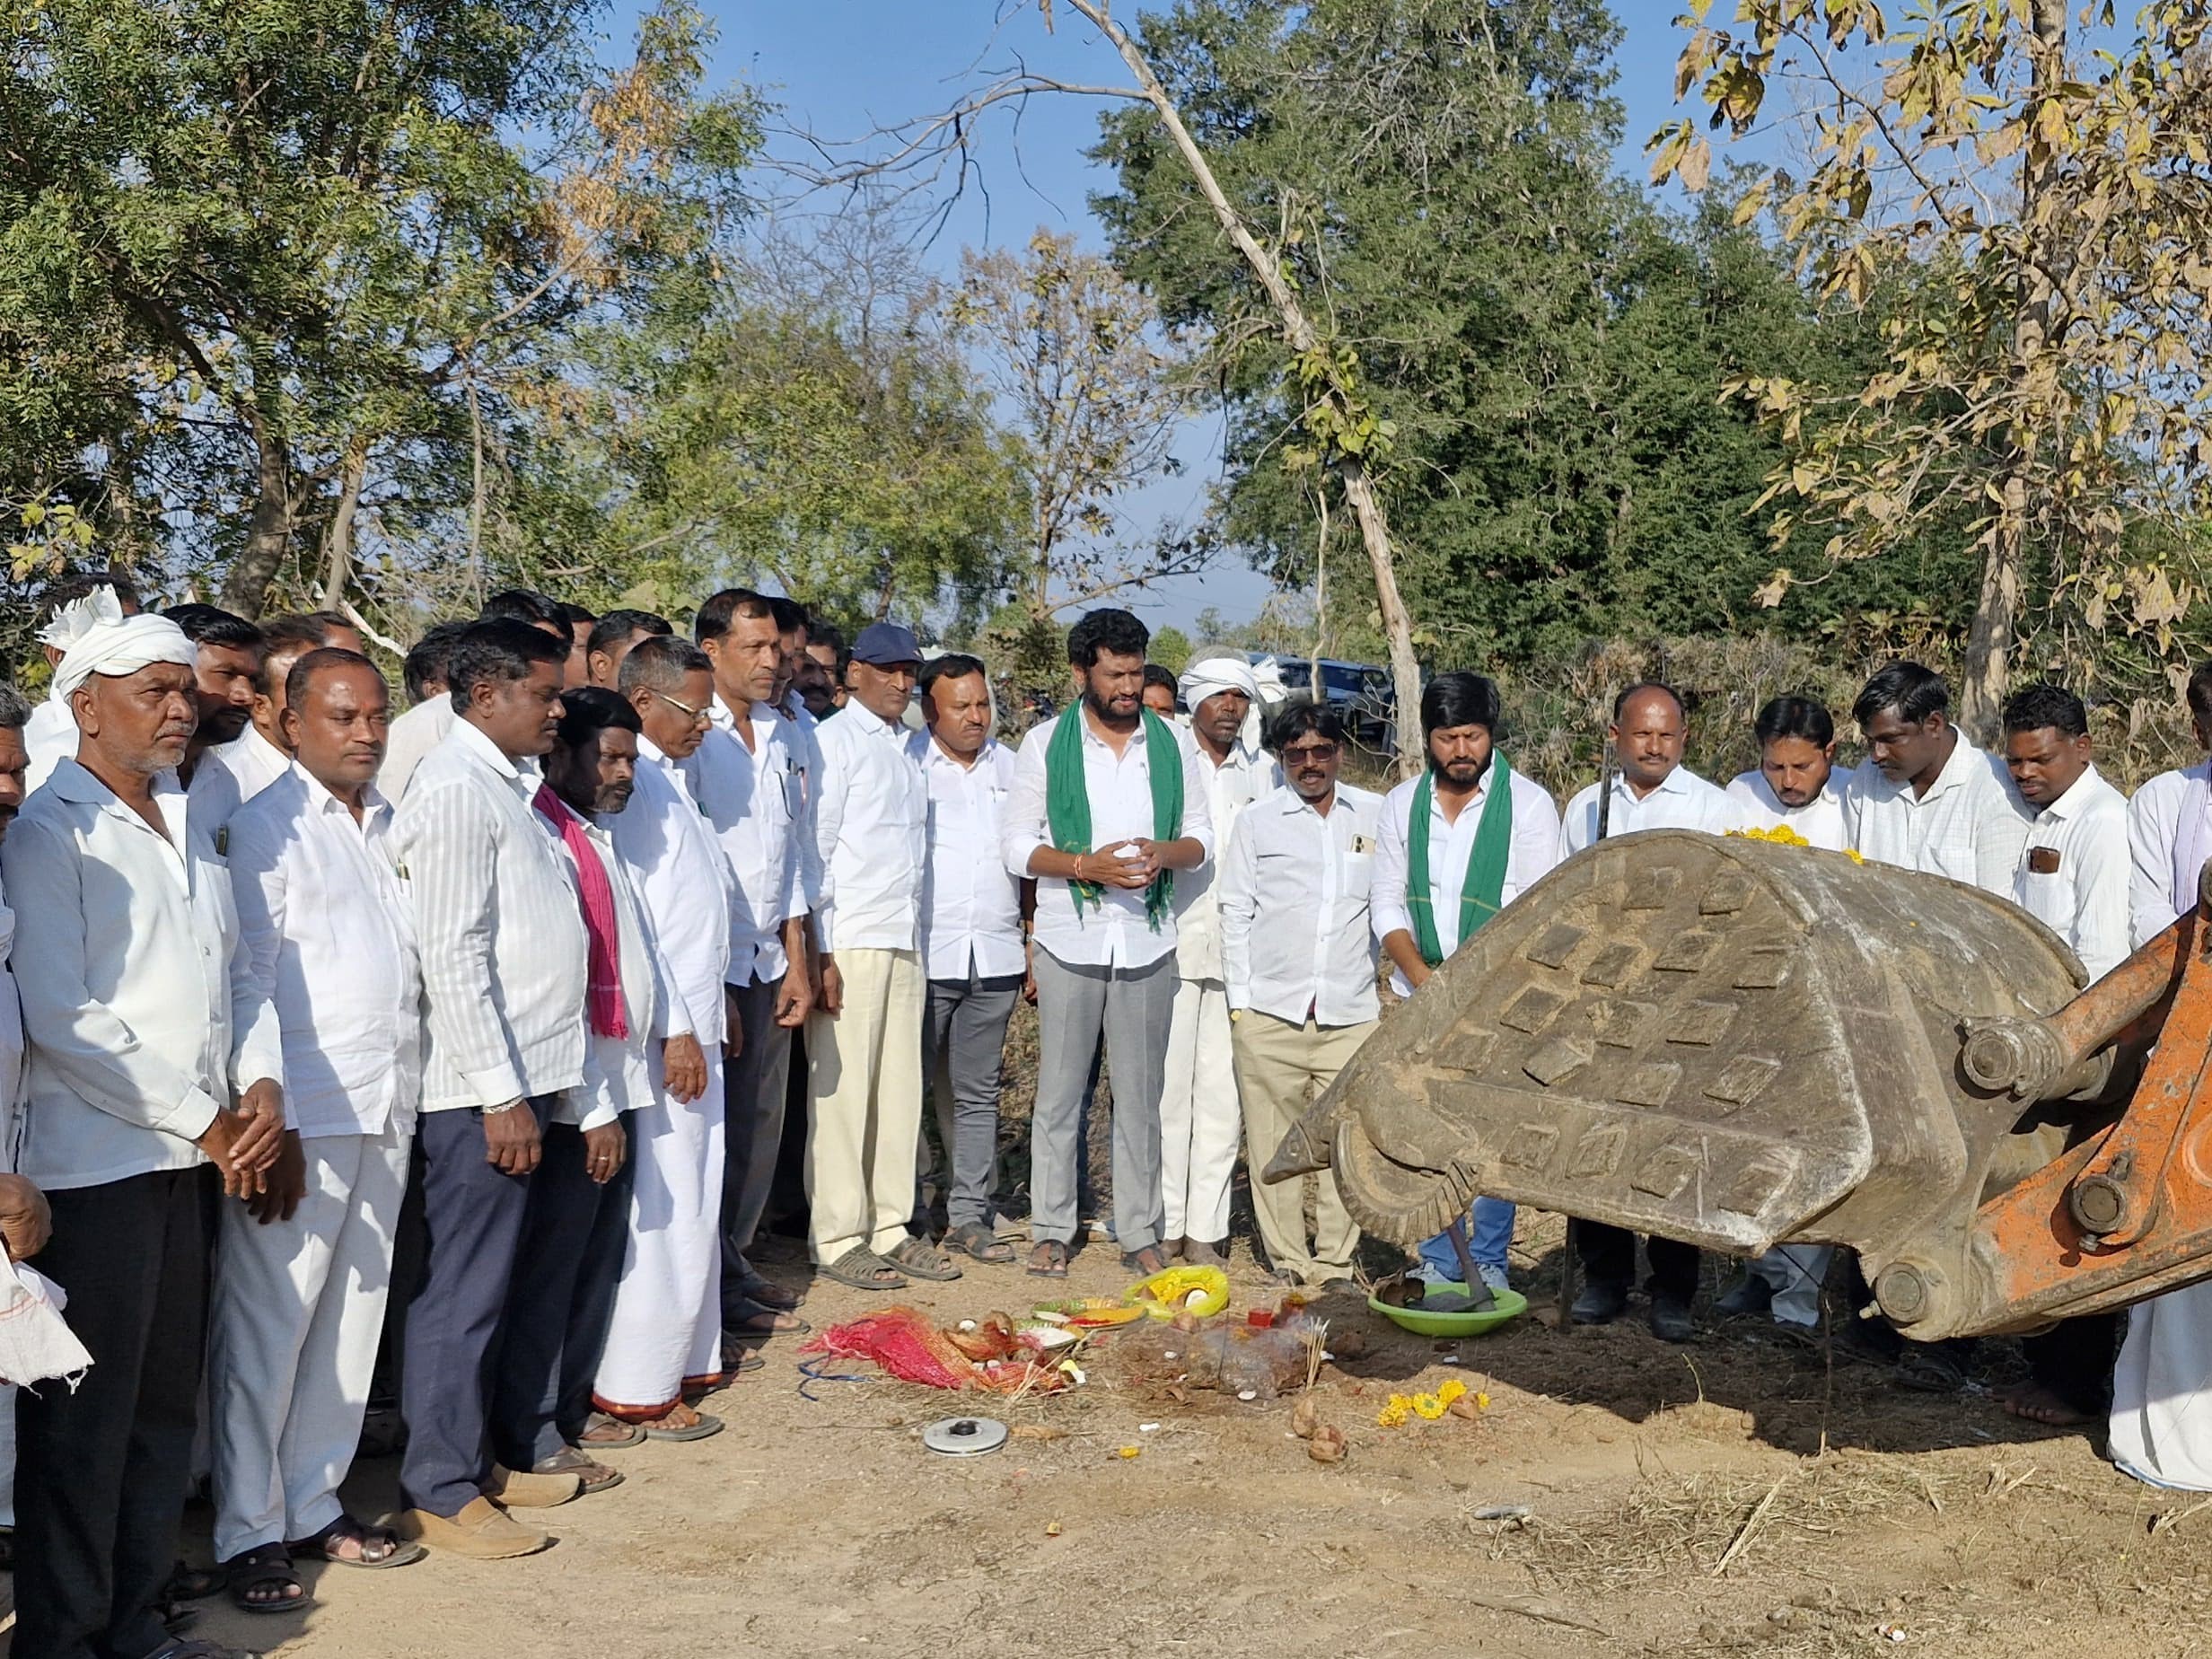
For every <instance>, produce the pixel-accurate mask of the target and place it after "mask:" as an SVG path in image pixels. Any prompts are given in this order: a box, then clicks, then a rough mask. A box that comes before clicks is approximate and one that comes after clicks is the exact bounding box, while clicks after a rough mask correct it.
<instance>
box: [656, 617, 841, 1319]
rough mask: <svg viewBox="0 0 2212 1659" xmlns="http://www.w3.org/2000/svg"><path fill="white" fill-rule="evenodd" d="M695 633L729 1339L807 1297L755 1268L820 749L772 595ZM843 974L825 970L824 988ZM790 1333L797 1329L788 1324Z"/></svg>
mask: <svg viewBox="0 0 2212 1659" xmlns="http://www.w3.org/2000/svg"><path fill="white" fill-rule="evenodd" d="M692 632H693V634H694V636H696V638H697V640H698V645H699V648H700V649H701V650H703V651H705V652H706V653H707V659H708V660H709V661H710V662H711V663H713V664H714V679H715V703H714V707H713V708H712V709H711V710H710V711H709V714H710V717H711V719H712V721H713V724H712V726H711V727H710V729H709V730H708V731H707V735H706V737H705V738H704V739H702V740H701V742H700V743H699V746H698V752H697V753H695V754H694V755H693V756H692V757H691V759H689V760H688V761H687V762H685V763H684V771H685V773H686V775H687V776H688V777H689V780H690V783H691V791H692V794H693V796H694V797H695V798H696V799H697V800H698V803H699V806H700V808H701V810H703V811H704V812H706V814H707V821H708V822H709V823H710V824H711V825H712V826H713V827H714V831H715V838H716V839H717V840H718V841H719V842H720V843H721V846H722V850H723V854H724V856H725V857H726V858H727V859H728V860H729V865H730V873H731V876H732V878H733V882H734V887H733V892H732V895H731V900H730V962H729V967H728V969H727V970H726V972H727V973H728V976H729V978H728V980H727V989H726V991H725V994H724V1001H725V1008H726V1012H725V1014H724V1019H725V1023H726V1028H727V1030H728V1031H729V1033H730V1035H729V1038H728V1042H729V1056H728V1058H729V1061H730V1063H729V1065H728V1066H726V1067H724V1079H723V1099H724V1110H725V1111H726V1114H727V1116H726V1119H725V1132H726V1139H725V1142H724V1163H723V1176H722V1192H723V1197H722V1311H723V1323H724V1329H725V1330H728V1331H730V1332H731V1333H733V1335H735V1334H745V1333H749V1332H750V1330H752V1329H753V1328H754V1327H755V1326H757V1325H758V1324H759V1323H760V1322H761V1321H763V1319H764V1318H765V1319H766V1320H767V1321H768V1323H769V1324H771V1325H773V1324H774V1323H776V1322H777V1321H775V1319H774V1317H773V1316H774V1315H776V1314H778V1313H784V1314H788V1312H790V1310H791V1309H793V1308H794V1307H796V1306H797V1305H798V1303H799V1301H800V1298H799V1297H798V1296H797V1295H795V1294H794V1293H792V1292H789V1291H786V1290H785V1289H784V1288H782V1287H781V1286H777V1285H776V1284H773V1283H772V1282H770V1281H769V1280H768V1278H767V1277H764V1276H763V1275H762V1274H760V1273H759V1271H758V1270H757V1269H756V1268H754V1267H753V1265H752V1263H751V1262H750V1260H747V1259H746V1253H745V1252H746V1251H749V1250H750V1249H751V1248H752V1242H753V1236H754V1234H755V1233H757V1232H758V1231H759V1226H760V1217H761V1215H762V1213H763V1212H764V1211H765V1210H766V1209H767V1207H768V1189H769V1188H770V1186H771V1185H772V1184H773V1183H774V1181H775V1178H776V1155H777V1149H778V1148H779V1147H780V1146H781V1145H782V1143H783V1134H784V1104H785V1099H786V1084H787V1082H788V1079H789V1067H790V1064H791V1034H792V1032H793V1031H794V1030H797V1029H798V1028H800V1027H802V1026H803V1025H804V1024H805V1023H806V1016H807V1014H808V1011H809V1010H811V1009H812V1007H813V1005H814V997H815V976H814V966H815V964H814V962H813V961H812V958H813V955H814V951H813V945H812V933H811V930H810V928H809V926H808V917H809V914H810V913H811V912H812V909H813V907H814V904H815V902H816V901H817V900H818V899H819V898H820V896H821V860H820V858H819V857H818V856H817V854H816V848H815V843H814V838H813V835H812V829H811V818H810V811H809V798H808V795H809V789H810V782H809V775H808V770H807V767H808V758H809V757H811V755H812V746H811V745H806V746H804V747H802V744H803V734H802V733H801V732H800V730H799V727H798V726H797V724H796V723H795V722H794V721H792V720H789V719H787V718H786V717H785V716H784V715H782V714H781V713H779V712H778V711H777V709H776V708H775V707H773V706H772V703H771V701H770V699H771V698H773V697H774V696H775V693H776V681H777V676H778V675H779V673H780V672H781V671H782V667H781V665H782V662H783V639H782V636H781V635H780V634H779V633H778V632H777V627H776V612H775V610H774V608H773V607H772V606H771V605H770V604H769V603H768V600H767V599H766V598H765V597H764V596H763V595H761V594H759V593H755V592H751V591H750V590H749V589H745V588H725V589H724V590H723V591H722V592H719V593H715V594H714V595H713V596H711V597H710V598H709V599H708V600H707V602H706V603H705V604H703V605H701V606H700V607H699V610H698V616H697V618H696V619H694V621H693V623H692ZM835 969H836V964H835V963H833V962H829V961H824V962H823V963H822V964H821V973H822V979H823V980H824V981H825V986H824V988H825V989H827V988H828V985H827V982H828V981H830V980H832V979H834V977H835ZM783 1322H786V1323H789V1322H791V1321H788V1320H786V1321H783Z"/></svg>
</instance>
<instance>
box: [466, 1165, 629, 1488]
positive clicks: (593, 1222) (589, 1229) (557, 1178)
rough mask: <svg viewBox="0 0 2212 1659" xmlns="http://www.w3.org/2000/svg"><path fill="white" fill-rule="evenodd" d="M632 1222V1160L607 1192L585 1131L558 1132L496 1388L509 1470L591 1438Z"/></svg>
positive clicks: (495, 1410)
mask: <svg viewBox="0 0 2212 1659" xmlns="http://www.w3.org/2000/svg"><path fill="white" fill-rule="evenodd" d="M624 1128H626V1129H627V1128H628V1124H627V1123H626V1124H625V1125H624ZM629 1220H630V1163H629V1160H628V1159H627V1158H626V1159H624V1160H623V1163H622V1170H621V1172H620V1173H619V1174H618V1175H617V1176H616V1177H615V1178H614V1179H613V1180H612V1181H609V1182H607V1184H606V1185H605V1186H603V1187H602V1186H601V1185H600V1184H599V1182H597V1181H593V1180H592V1177H591V1175H590V1173H589V1172H588V1166H587V1164H586V1163H585V1161H584V1131H583V1130H582V1129H579V1128H576V1127H575V1125H574V1124H570V1123H552V1124H548V1125H547V1126H546V1131H545V1149H544V1152H543V1154H541V1155H540V1159H539V1163H538V1172H537V1173H536V1174H535V1175H532V1176H531V1185H530V1203H529V1206H528V1207H527V1208H526V1209H525V1211H524V1213H523V1217H522V1243H521V1245H520V1247H519V1248H518V1249H517V1251H516V1252H515V1260H514V1279H513V1285H512V1286H509V1288H508V1292H507V1312H506V1318H505V1323H504V1327H503V1329H502V1331H501V1334H500V1343H499V1360H498V1365H497V1367H496V1372H495V1374H494V1381H493V1383H492V1446H493V1448H494V1450H495V1451H496V1452H497V1453H498V1456H499V1461H501V1462H502V1463H505V1465H506V1466H507V1467H508V1468H509V1469H520V1470H527V1469H529V1468H530V1467H531V1465H532V1464H535V1463H538V1462H540V1461H543V1460H544V1459H546V1458H549V1457H555V1456H557V1455H558V1454H559V1453H560V1451H561V1448H562V1447H564V1446H567V1445H573V1444H575V1437H576V1436H577V1435H580V1434H582V1433H583V1432H584V1419H585V1418H587V1417H588V1416H589V1415H590V1414H591V1409H592V1377H593V1376H595V1375H596V1374H598V1371H599V1359H600V1356H601V1354H602V1353H604V1352H605V1351H606V1347H607V1326H608V1322H609V1321H610V1320H612V1319H613V1317H614V1293H615V1286H617V1285H618V1284H619V1283H620V1282H621V1277H622V1251H623V1245H624V1242H625V1240H626V1238H627V1236H628V1231H629Z"/></svg>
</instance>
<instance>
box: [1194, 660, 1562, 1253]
mask: <svg viewBox="0 0 2212 1659" xmlns="http://www.w3.org/2000/svg"><path fill="white" fill-rule="evenodd" d="M1347 742H1348V739H1347V734H1346V733H1345V729H1344V721H1343V719H1342V717H1341V716H1340V715H1338V714H1337V713H1336V711H1335V710H1333V709H1331V708H1329V707H1326V706H1324V705H1320V704H1314V703H1294V704H1292V705H1291V706H1290V707H1288V708H1286V709H1285V710H1284V711H1283V713H1282V714H1281V715H1277V718H1276V721H1275V724H1274V725H1273V726H1272V727H1270V728H1269V730H1268V748H1270V749H1272V750H1274V751H1275V755H1276V759H1277V761H1278V762H1280V764H1281V766H1282V768H1283V770H1284V771H1285V772H1286V773H1287V774H1288V775H1289V778H1290V782H1289V786H1288V787H1286V788H1279V789H1275V790H1271V791H1269V792H1268V794H1263V795H1261V796H1260V798H1259V799H1258V800H1257V801H1254V802H1253V803H1251V804H1250V805H1249V806H1247V807H1246V808H1245V809H1244V811H1243V812H1241V813H1239V814H1238V815H1237V818H1236V820H1235V821H1234V823H1233V824H1232V825H1231V827H1230V829H1229V838H1228V846H1227V850H1226V851H1225V852H1224V853H1223V855H1222V858H1221V871H1220V876H1219V880H1218V882H1217V883H1216V887H1217V891H1218V895H1219V904H1220V913H1221V965H1222V974H1223V978H1224V981H1225V984H1226V987H1227V994H1228V1000H1229V1007H1230V1014H1229V1018H1230V1020H1231V1021H1232V1022H1233V1024H1232V1027H1231V1030H1232V1031H1233V1043H1234V1047H1235V1055H1236V1082H1237V1093H1238V1096H1239V1097H1240V1098H1241V1100H1242V1103H1243V1114H1244V1147H1245V1150H1244V1156H1245V1161H1246V1162H1247V1163H1249V1164H1250V1165H1251V1168H1252V1169H1253V1170H1254V1171H1255V1172H1257V1171H1258V1170H1260V1169H1261V1168H1262V1167H1264V1166H1265V1164H1266V1163H1267V1162H1268V1159H1269V1158H1271V1157H1273V1156H1274V1155H1275V1149H1276V1147H1277V1145H1280V1144H1281V1142H1282V1138H1283V1137H1284V1136H1285V1135H1286V1134H1287V1133H1288V1132H1289V1129H1290V1127H1291V1125H1293V1124H1294V1123H1295V1122H1297V1121H1298V1119H1299V1118H1300V1117H1302V1116H1303V1114H1304V1112H1305V1109H1306V1107H1307V1105H1308V1104H1309V1103H1310V1102H1311V1100H1312V1096H1313V1095H1315V1094H1316V1093H1319V1092H1320V1091H1321V1090H1323V1089H1326V1088H1327V1087H1328V1086H1329V1085H1330V1084H1331V1083H1333V1082H1335V1081H1336V1076H1337V1074H1338V1073H1339V1072H1340V1071H1342V1070H1343V1069H1344V1067H1345V1065H1346V1063H1347V1061H1349V1060H1350V1059H1351V1058H1352V1056H1353V1055H1354V1054H1356V1053H1357V1052H1358V1050H1359V1045H1360V1044H1361V1043H1363V1042H1365V1040H1367V1037H1368V1035H1369V1033H1370V1032H1372V1031H1374V1028H1375V1022H1376V1020H1377V1018H1378V1016H1379V1014H1380V1007H1379V1003H1378V999H1377V997H1376V996H1375V988H1374V951H1375V942H1374V930H1373V928H1372V927H1371V926H1370V924H1369V911H1368V900H1369V894H1370V890H1371V887H1372V882H1373V878H1374V868H1375V845H1376V841H1377V838H1378V837H1379V836H1380V834H1381V829H1382V814H1383V810H1384V806H1383V801H1382V797H1381V796H1379V795H1375V794H1370V793H1369V792H1368V791H1366V790H1365V789H1355V788H1353V787H1352V786H1349V785H1347V784H1339V782H1338V781H1337V769H1338V768H1339V766H1340V765H1341V764H1342V761H1343V756H1344V750H1345V747H1346V745H1347ZM1539 793H1541V792H1540V791H1539ZM1545 804H1546V805H1547V806H1549V802H1548V801H1547V802H1546V803H1545ZM1252 1211H1253V1215H1254V1217H1255V1219H1256V1220H1257V1221H1258V1222H1259V1224H1260V1242H1262V1243H1263V1244H1265V1245H1266V1246H1267V1251H1268V1266H1270V1267H1271V1268H1274V1269H1275V1272H1276V1273H1277V1276H1278V1277H1283V1278H1286V1279H1293V1280H1295V1281H1297V1282H1298V1283H1300V1284H1303V1285H1317V1284H1326V1283H1328V1282H1329V1281H1330V1280H1332V1279H1348V1278H1349V1277H1351V1272H1352V1252H1353V1251H1355V1250H1356V1249H1357V1248H1358V1247H1359V1228H1358V1226H1357V1224H1355V1223H1354V1222H1353V1220H1352V1218H1351V1217H1350V1216H1348V1215H1347V1214H1346V1213H1345V1209H1344V1201H1343V1199H1342V1198H1340V1197H1339V1196H1338V1192H1337V1181H1336V1176H1335V1174H1334V1173H1333V1172H1330V1171H1328V1170H1323V1171H1322V1172H1321V1174H1320V1176H1319V1177H1318V1191H1317V1193H1316V1196H1315V1199H1314V1206H1313V1236H1312V1242H1310V1243H1309V1242H1308V1241H1307V1237H1306V1227H1305V1183H1304V1182H1303V1181H1278V1182H1275V1183H1272V1184H1270V1183H1268V1182H1265V1181H1260V1180H1259V1179H1257V1177H1256V1176H1255V1178H1254V1180H1253V1181H1252ZM1506 1213H1507V1214H1508V1215H1511V1214H1512V1207H1511V1206H1507V1207H1506Z"/></svg>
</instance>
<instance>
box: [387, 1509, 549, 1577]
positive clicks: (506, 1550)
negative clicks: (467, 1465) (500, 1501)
mask: <svg viewBox="0 0 2212 1659" xmlns="http://www.w3.org/2000/svg"><path fill="white" fill-rule="evenodd" d="M398 1531H399V1535H400V1536H401V1537H402V1538H413V1539H417V1540H421V1541H422V1542H423V1543H426V1544H427V1545H429V1546H430V1548H431V1549H443V1550H446V1551H448V1552H450V1553H451V1554H453V1555H457V1556H467V1557H469V1558H471V1559H473V1560H478V1561H504V1560H506V1559H507V1558H510V1557H512V1556H526V1555H536V1554H537V1553H538V1551H540V1549H544V1548H545V1547H546V1546H547V1545H548V1544H549V1543H551V1542H552V1541H553V1540H552V1539H550V1538H549V1537H548V1536H547V1535H546V1534H545V1533H543V1532H540V1531H539V1530H538V1529H537V1528H536V1527H534V1526H524V1525H523V1524H522V1523H521V1522H520V1521H517V1520H515V1519H514V1518H513V1516H512V1515H510V1514H507V1513H506V1512H505V1511H504V1510H502V1509H501V1508H500V1507H499V1505H496V1504H495V1503H493V1502H492V1501H491V1499H489V1498H488V1497H472V1498H470V1500H469V1501H468V1502H467V1503H466V1504H464V1505H461V1513H460V1514H457V1515H452V1516H450V1517H449V1516H446V1515H434V1514H431V1513H430V1512H429V1511H428V1510H427V1509H410V1510H408V1512H407V1513H406V1514H403V1515H401V1516H400V1517H399V1528H398Z"/></svg>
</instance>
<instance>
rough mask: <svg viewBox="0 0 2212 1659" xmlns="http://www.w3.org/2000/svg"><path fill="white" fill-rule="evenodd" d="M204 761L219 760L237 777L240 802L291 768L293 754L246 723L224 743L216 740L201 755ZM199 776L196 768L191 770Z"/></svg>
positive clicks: (273, 781) (258, 791)
mask: <svg viewBox="0 0 2212 1659" xmlns="http://www.w3.org/2000/svg"><path fill="white" fill-rule="evenodd" d="M200 760H201V763H202V764H203V765H204V764H206V762H207V761H209V760H215V761H219V762H220V763H221V764H222V765H223V766H224V768H227V769H228V770H229V772H230V774H231V776H232V777H235V778H236V779H237V780H238V799H239V803H240V804H241V805H243V804H244V803H246V802H248V801H250V800H252V799H253V797H254V796H256V795H258V794H260V793H261V791H263V790H264V789H266V788H268V786H270V785H271V784H273V783H275V782H276V780H277V779H278V778H280V777H283V776H284V775H285V773H287V772H289V771H290V770H291V769H292V757H291V756H290V755H288V754H286V753H285V751H284V750H281V749H279V748H277V747H276V744H274V743H272V742H269V741H268V739H267V738H266V737H263V736H262V735H261V729H260V727H259V726H257V725H253V724H248V725H247V727H246V729H245V730H244V731H243V732H241V733H239V734H238V735H237V736H236V737H234V738H233V739H232V740H231V741H230V742H227V743H218V744H217V745H216V746H215V748H213V749H210V750H208V751H207V752H206V754H204V755H202V756H201V757H200ZM193 776H194V777H198V770H197V768H196V769H195V771H194V773H193Z"/></svg>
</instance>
